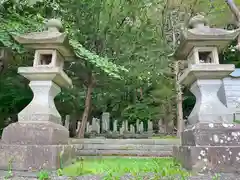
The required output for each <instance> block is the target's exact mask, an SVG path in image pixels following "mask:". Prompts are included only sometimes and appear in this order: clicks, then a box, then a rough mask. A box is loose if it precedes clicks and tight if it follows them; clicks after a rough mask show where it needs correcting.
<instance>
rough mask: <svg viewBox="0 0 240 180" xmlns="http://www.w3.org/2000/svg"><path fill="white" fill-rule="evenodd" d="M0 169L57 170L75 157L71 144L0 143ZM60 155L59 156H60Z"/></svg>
mask: <svg viewBox="0 0 240 180" xmlns="http://www.w3.org/2000/svg"><path fill="white" fill-rule="evenodd" d="M0 149H1V151H0V158H1V161H0V170H9V167H11V170H12V171H14V170H15V171H39V170H57V169H59V168H60V167H62V166H66V165H70V164H71V163H72V160H74V158H75V152H74V148H73V147H72V145H12V144H11V145H9V144H3V143H0ZM60 155H61V157H60Z"/></svg>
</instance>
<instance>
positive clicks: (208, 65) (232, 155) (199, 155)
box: [173, 15, 240, 173]
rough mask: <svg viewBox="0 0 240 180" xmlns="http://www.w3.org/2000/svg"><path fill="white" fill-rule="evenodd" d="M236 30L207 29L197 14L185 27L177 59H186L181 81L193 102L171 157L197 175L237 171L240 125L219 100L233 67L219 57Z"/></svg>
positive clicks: (234, 35)
mask: <svg viewBox="0 0 240 180" xmlns="http://www.w3.org/2000/svg"><path fill="white" fill-rule="evenodd" d="M239 32H240V30H239V29H237V30H232V31H227V30H224V29H218V28H210V27H209V26H208V25H207V20H206V19H205V18H204V17H203V16H201V15H197V16H195V17H193V18H192V19H191V20H190V22H189V27H188V29H184V30H183V33H182V35H181V40H180V44H179V47H178V49H177V50H176V52H175V57H176V59H177V60H187V61H188V68H186V69H185V70H184V72H183V74H182V75H181V76H180V77H179V80H180V83H181V84H182V85H183V86H186V87H190V90H191V92H192V93H193V94H194V96H195V97H196V104H195V106H194V108H193V110H192V112H191V114H190V115H189V117H188V121H189V126H188V127H186V129H185V130H184V132H182V135H181V136H182V142H181V146H179V147H174V149H173V154H174V156H175V157H176V158H177V159H178V160H179V161H180V162H181V163H182V165H183V167H184V168H186V169H188V170H192V171H196V172H202V173H207V172H240V161H239V159H240V153H239V152H240V133H239V132H240V126H239V125H236V124H233V113H232V111H231V110H229V109H228V108H227V107H226V106H225V105H224V104H223V103H222V102H221V101H220V100H219V98H218V95H217V94H218V91H219V88H220V86H221V85H222V79H223V78H224V77H226V76H228V75H229V74H230V73H232V72H233V71H234V69H235V67H234V65H232V64H219V57H218V53H219V51H221V50H222V49H223V48H225V47H226V46H227V45H228V44H230V43H231V42H232V41H233V40H234V39H236V38H237V36H238V35H239Z"/></svg>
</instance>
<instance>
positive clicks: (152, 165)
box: [63, 157, 188, 177]
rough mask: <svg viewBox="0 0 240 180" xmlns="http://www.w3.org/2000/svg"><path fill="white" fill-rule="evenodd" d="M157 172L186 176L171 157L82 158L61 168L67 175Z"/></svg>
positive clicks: (119, 174)
mask: <svg viewBox="0 0 240 180" xmlns="http://www.w3.org/2000/svg"><path fill="white" fill-rule="evenodd" d="M148 172H153V173H155V172H156V173H159V174H161V176H174V175H181V176H184V177H185V176H188V172H186V171H184V170H183V169H182V168H181V167H180V165H179V164H178V163H176V162H175V161H174V160H173V159H172V158H130V157H129V158H123V157H111V158H99V159H96V158H95V159H84V160H80V161H78V162H76V163H75V164H72V165H70V166H68V167H66V168H64V169H63V173H64V174H65V175H67V176H80V175H83V174H107V175H108V176H110V175H117V176H122V175H124V174H127V173H131V174H132V175H136V174H138V173H148Z"/></svg>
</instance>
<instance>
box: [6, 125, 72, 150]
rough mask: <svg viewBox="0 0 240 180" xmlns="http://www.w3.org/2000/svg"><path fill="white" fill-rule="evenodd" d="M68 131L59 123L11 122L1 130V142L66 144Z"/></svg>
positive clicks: (14, 143) (15, 143)
mask: <svg viewBox="0 0 240 180" xmlns="http://www.w3.org/2000/svg"><path fill="white" fill-rule="evenodd" d="M68 137H69V131H68V130H67V129H66V128H65V127H63V126H62V125H60V124H56V123H52V122H46V123H19V122H17V123H12V124H10V125H8V126H7V127H6V128H4V130H3V134H2V142H3V143H6V144H13V145H22V144H29V145H58V144H67V143H68Z"/></svg>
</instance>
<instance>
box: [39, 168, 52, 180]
mask: <svg viewBox="0 0 240 180" xmlns="http://www.w3.org/2000/svg"><path fill="white" fill-rule="evenodd" d="M37 177H38V179H39V180H48V179H49V173H48V172H47V171H43V170H42V171H40V172H39V173H38V175H37Z"/></svg>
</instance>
